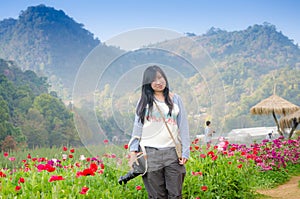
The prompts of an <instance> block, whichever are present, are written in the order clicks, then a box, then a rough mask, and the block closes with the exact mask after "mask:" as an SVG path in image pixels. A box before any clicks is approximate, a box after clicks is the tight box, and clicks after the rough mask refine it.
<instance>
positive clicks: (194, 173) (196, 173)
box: [192, 171, 202, 176]
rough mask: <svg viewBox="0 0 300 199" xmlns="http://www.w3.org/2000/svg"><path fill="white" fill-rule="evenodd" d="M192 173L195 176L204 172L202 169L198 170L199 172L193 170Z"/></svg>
mask: <svg viewBox="0 0 300 199" xmlns="http://www.w3.org/2000/svg"><path fill="white" fill-rule="evenodd" d="M192 175H193V176H202V172H201V171H197V172H194V171H192Z"/></svg>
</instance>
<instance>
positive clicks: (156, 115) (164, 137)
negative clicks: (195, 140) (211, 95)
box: [129, 66, 190, 199]
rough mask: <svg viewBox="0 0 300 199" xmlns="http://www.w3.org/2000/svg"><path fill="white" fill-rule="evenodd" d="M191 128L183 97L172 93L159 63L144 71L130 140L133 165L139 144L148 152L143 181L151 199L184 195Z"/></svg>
mask: <svg viewBox="0 0 300 199" xmlns="http://www.w3.org/2000/svg"><path fill="white" fill-rule="evenodd" d="M165 121H166V123H167V125H168V127H169V130H170V132H171V133H172V135H173V137H174V138H175V139H178V140H181V143H182V158H180V159H179V158H178V156H177V154H176V150H175V143H174V140H173V139H172V137H171V135H170V132H169V130H168V128H167V127H166V124H165ZM189 144H190V141H189V128H188V121H187V115H186V113H185V110H184V107H183V104H182V101H181V98H180V96H179V95H177V94H173V93H170V91H169V83H168V80H167V77H166V75H165V73H164V72H163V71H162V69H161V68H160V67H158V66H150V67H148V68H147V69H146V70H145V71H144V75H143V84H142V93H141V97H140V100H139V102H138V105H137V108H136V116H135V122H134V127H133V132H132V140H131V142H130V146H129V147H130V151H131V160H130V162H129V164H131V163H132V162H133V161H134V160H135V158H136V152H137V151H138V148H139V145H140V146H142V147H143V148H145V150H146V154H147V172H146V173H145V174H144V175H143V182H144V185H145V187H146V190H147V192H148V197H149V198H160V199H163V198H169V199H170V198H182V184H183V180H184V176H185V172H186V171H185V167H184V164H185V163H186V162H187V160H188V158H189V152H190V148H189Z"/></svg>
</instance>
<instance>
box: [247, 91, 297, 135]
mask: <svg viewBox="0 0 300 199" xmlns="http://www.w3.org/2000/svg"><path fill="white" fill-rule="evenodd" d="M297 110H299V107H298V106H297V105H295V104H293V103H291V102H289V101H287V100H285V99H283V98H281V97H279V96H277V95H275V94H273V95H271V96H270V97H268V98H266V99H264V100H262V101H261V102H259V103H258V104H256V105H255V106H253V107H252V108H251V109H250V112H251V113H252V114H258V115H263V114H266V115H268V114H272V115H273V117H274V120H275V122H276V125H277V130H278V133H279V134H280V135H283V133H282V131H281V130H280V127H279V124H278V120H277V118H276V115H275V114H278V115H287V114H290V113H294V112H296V111H297Z"/></svg>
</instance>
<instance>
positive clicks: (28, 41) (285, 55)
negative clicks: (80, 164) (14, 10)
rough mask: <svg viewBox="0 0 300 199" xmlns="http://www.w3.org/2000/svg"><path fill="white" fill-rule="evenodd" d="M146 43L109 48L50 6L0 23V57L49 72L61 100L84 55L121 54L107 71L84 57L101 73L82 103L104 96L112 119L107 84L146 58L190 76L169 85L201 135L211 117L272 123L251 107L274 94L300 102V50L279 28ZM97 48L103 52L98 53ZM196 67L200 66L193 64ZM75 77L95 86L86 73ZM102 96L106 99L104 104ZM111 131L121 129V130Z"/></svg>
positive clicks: (224, 123) (238, 123)
mask: <svg viewBox="0 0 300 199" xmlns="http://www.w3.org/2000/svg"><path fill="white" fill-rule="evenodd" d="M148 47H154V48H145V49H141V50H137V51H132V52H125V53H124V52H123V51H121V50H120V49H118V48H117V47H116V48H115V47H111V46H106V45H104V44H102V43H101V42H100V40H99V39H97V38H94V36H93V34H92V33H91V32H89V31H88V30H86V29H84V26H83V24H79V23H77V22H75V21H74V20H73V19H72V18H70V17H69V16H67V15H66V14H65V13H64V12H63V11H62V10H56V9H54V8H52V7H47V6H45V5H39V6H32V7H28V8H27V9H26V10H25V11H22V12H21V14H20V16H19V18H18V19H5V20H2V21H0V58H3V59H5V60H12V61H14V62H15V63H16V65H17V66H18V67H20V68H22V69H23V70H27V69H30V70H33V71H35V72H36V73H37V74H38V75H44V76H47V77H48V80H49V82H50V84H51V85H52V88H51V89H52V90H55V91H56V92H58V93H59V94H60V96H63V98H68V97H70V93H71V90H72V88H73V83H74V79H75V75H76V73H77V71H78V69H79V67H80V66H81V64H82V63H83V60H84V59H85V58H86V57H87V56H90V57H91V59H92V61H93V63H94V64H95V63H100V65H103V66H106V64H108V63H107V62H109V61H110V60H112V58H115V57H118V59H114V61H113V62H112V63H109V64H110V65H109V66H110V67H109V68H106V70H103V74H101V73H100V72H101V71H100V69H99V65H97V64H95V65H93V66H92V65H91V64H90V63H91V62H90V60H89V62H86V64H87V65H89V69H90V70H91V71H92V72H89V73H88V75H90V76H88V78H89V80H90V79H93V80H95V81H97V80H98V79H99V77H100V76H101V75H102V76H101V79H100V80H99V81H100V83H99V85H102V87H101V88H98V89H99V91H98V90H97V91H96V92H95V93H94V91H95V89H94V88H95V85H94V84H93V85H88V86H89V88H90V90H87V89H85V88H86V87H87V85H86V84H80V85H79V86H83V88H82V89H81V90H82V91H84V92H87V93H88V92H89V93H88V94H87V95H88V97H89V99H85V100H90V99H94V97H101V96H103V98H104V99H99V100H98V101H97V102H96V106H99V107H101V109H99V110H101V114H102V116H105V117H112V118H113V119H115V117H114V116H112V115H109V114H110V110H109V108H111V106H108V105H107V104H111V103H112V102H111V101H110V100H111V99H112V98H114V97H115V96H109V95H108V94H107V93H112V90H109V89H115V88H114V87H113V86H112V87H105V84H107V85H108V84H111V85H114V84H116V83H119V82H120V81H118V80H123V79H122V78H123V77H127V76H126V75H127V72H128V71H131V69H135V67H137V66H143V65H147V64H149V63H163V64H164V65H165V66H172V67H173V69H174V71H175V72H178V71H179V73H180V75H182V76H183V77H184V78H185V79H180V80H176V77H179V76H180V75H178V73H174V74H175V75H174V76H175V81H172V84H171V85H172V88H174V89H175V91H176V92H178V93H180V94H182V97H183V99H184V101H186V102H190V103H187V109H188V110H189V115H190V116H191V117H195V116H197V117H195V118H194V120H193V121H192V124H191V126H192V127H193V128H191V129H193V131H194V133H199V126H201V125H199V124H202V123H204V122H203V120H205V119H206V118H209V117H210V118H213V120H214V123H215V124H216V125H218V126H219V127H218V128H220V131H229V130H230V129H232V128H242V127H251V126H266V125H274V124H273V121H272V118H271V117H266V118H264V119H263V120H261V119H260V117H258V116H251V115H250V114H249V110H250V107H251V106H253V105H255V104H256V103H258V102H259V101H260V100H262V99H264V98H267V97H268V96H270V95H271V94H273V92H276V94H277V95H279V96H280V97H283V98H285V99H287V100H289V101H290V102H292V103H294V104H298V105H299V101H300V92H299V88H300V85H299V79H300V73H299V70H300V49H299V46H298V45H295V44H294V43H293V41H292V40H291V39H289V38H288V37H286V36H285V35H283V34H282V32H280V31H278V30H277V29H276V26H275V25H272V24H269V23H264V24H262V25H257V24H255V25H252V26H249V27H248V28H247V29H245V30H238V31H231V32H229V31H226V30H221V29H218V28H214V27H213V28H211V29H210V30H208V31H207V32H206V33H205V34H203V35H196V34H194V33H186V36H184V37H181V38H177V39H174V40H168V41H164V42H160V43H157V44H152V45H149V46H148ZM95 49H96V50H95ZM99 49H100V50H99ZM156 49H165V50H161V51H159V50H156ZM97 50H99V51H98V52H101V54H97V53H96V51H97ZM123 53H124V54H123ZM120 55H122V56H120ZM193 64H194V65H195V64H196V65H197V67H196V68H193ZM174 71H173V72H174ZM99 73H100V74H99ZM123 75H124V76H123ZM171 75H173V74H171ZM117 77H119V78H117ZM77 78H78V79H80V78H82V79H80V81H81V82H83V83H85V82H87V83H90V82H88V81H87V77H86V76H85V75H83V76H80V77H77ZM179 78H180V77H179ZM132 79H138V78H137V77H136V76H135V77H133V78H132ZM101 81H102V82H101ZM92 83H94V82H92ZM123 86H124V88H123V87H122V88H121V89H120V90H121V91H125V90H126V89H127V87H128V85H127V84H125V83H124V84H123ZM126 86H127V87H126ZM105 89H106V90H105ZM104 90H105V91H104ZM103 92H105V93H103ZM78 94H82V93H81V92H79V93H78ZM84 94H85V93H84ZM94 94H95V96H94ZM98 94H99V96H98ZM120 95H121V94H120ZM128 95H131V94H128ZM134 95H136V93H135V94H134ZM97 99H98V98H97ZM128 99H129V97H128V96H127V95H126V94H124V96H117V97H115V98H114V101H113V105H114V106H120V107H116V110H118V111H124V112H125V110H128V109H130V108H132V107H127V106H123V107H121V106H122V104H123V105H124V104H126V103H127V102H128ZM193 100H194V101H196V102H194V101H193ZM103 101H104V102H107V103H102V104H101V102H103ZM97 103H99V104H97ZM87 104H88V103H87ZM91 104H92V105H91V107H90V108H91V110H94V107H93V106H94V104H93V103H91ZM130 106H131V105H130ZM105 109H107V110H105ZM120 116H123V115H122V113H120ZM198 116H199V117H198ZM125 117H128V116H126V115H125V116H124V118H125ZM101 119H103V118H101ZM107 121H110V120H109V119H108V120H107ZM129 123H130V122H129ZM126 125H127V126H126V130H127V129H130V128H131V127H130V125H128V123H126ZM116 126H118V125H116ZM111 129H113V130H115V131H116V132H117V131H118V128H117V127H114V128H113V127H111ZM113 130H110V131H113ZM128 131H129V130H128ZM196 131H198V132H196Z"/></svg>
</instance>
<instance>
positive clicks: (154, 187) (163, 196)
mask: <svg viewBox="0 0 300 199" xmlns="http://www.w3.org/2000/svg"><path fill="white" fill-rule="evenodd" d="M146 152H147V157H148V159H147V163H148V170H147V173H146V174H145V175H143V182H144V185H145V187H146V190H147V192H148V198H155V199H173V198H182V184H183V181H184V177H185V173H186V170H185V167H184V166H183V165H180V164H179V161H178V158H177V155H176V151H175V147H174V148H168V149H156V148H151V147H146Z"/></svg>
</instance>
